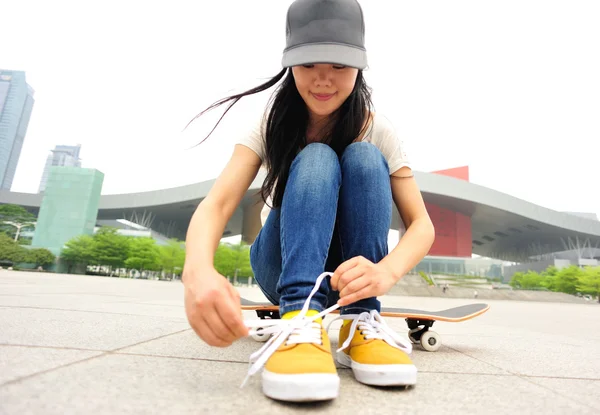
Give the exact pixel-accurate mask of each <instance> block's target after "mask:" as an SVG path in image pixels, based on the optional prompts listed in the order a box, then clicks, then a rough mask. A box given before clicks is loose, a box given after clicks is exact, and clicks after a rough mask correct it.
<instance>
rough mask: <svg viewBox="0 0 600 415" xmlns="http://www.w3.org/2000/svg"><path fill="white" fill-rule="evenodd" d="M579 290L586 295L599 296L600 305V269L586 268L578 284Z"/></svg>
mask: <svg viewBox="0 0 600 415" xmlns="http://www.w3.org/2000/svg"><path fill="white" fill-rule="evenodd" d="M577 290H579V291H580V292H582V293H584V294H590V295H597V296H598V302H599V303H600V267H593V268H592V267H586V268H585V269H584V270H583V272H582V274H581V275H580V277H579V280H578V282H577Z"/></svg>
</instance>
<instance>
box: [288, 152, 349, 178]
mask: <svg viewBox="0 0 600 415" xmlns="http://www.w3.org/2000/svg"><path fill="white" fill-rule="evenodd" d="M291 170H293V171H294V172H295V173H296V176H297V178H298V179H299V180H300V182H308V183H311V184H314V183H315V181H316V182H320V181H330V180H332V179H333V180H335V179H337V178H341V168H340V162H339V159H338V157H337V154H336V153H335V151H334V150H333V149H332V148H331V147H329V146H328V145H326V144H322V143H311V144H309V145H307V146H306V147H304V149H302V151H300V153H298V155H297V156H296V158H295V159H294V161H293V162H292V166H291Z"/></svg>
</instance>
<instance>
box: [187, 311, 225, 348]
mask: <svg viewBox="0 0 600 415" xmlns="http://www.w3.org/2000/svg"><path fill="white" fill-rule="evenodd" d="M199 320H200V321H199V322H198V323H197V324H195V325H193V326H192V328H193V329H194V331H195V332H196V334H197V335H198V336H199V337H200V338H201V339H202V340H204V341H205V342H206V343H207V344H208V345H209V346H216V347H226V346H229V345H230V344H231V343H227V342H225V341H223V340H221V339H220V338H219V337H217V335H215V333H214V332H213V331H212V330H211V328H210V326H209V325H208V323H207V321H206V320H205V319H204V318H203V317H200V319H199Z"/></svg>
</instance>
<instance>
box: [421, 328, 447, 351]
mask: <svg viewBox="0 0 600 415" xmlns="http://www.w3.org/2000/svg"><path fill="white" fill-rule="evenodd" d="M441 345H442V339H441V338H440V335H439V334H437V333H436V332H435V331H430V330H427V331H426V332H425V333H423V335H422V336H421V347H423V349H425V350H427V351H428V352H435V351H436V350H438V349H439V348H440V346H441Z"/></svg>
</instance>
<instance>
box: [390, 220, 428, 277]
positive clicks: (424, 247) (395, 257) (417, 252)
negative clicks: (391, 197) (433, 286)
mask: <svg viewBox="0 0 600 415" xmlns="http://www.w3.org/2000/svg"><path fill="white" fill-rule="evenodd" d="M434 240H435V229H434V227H433V224H432V223H431V220H430V219H429V218H428V217H425V218H422V219H417V220H415V221H414V222H413V223H411V225H410V226H409V227H408V229H407V230H406V232H405V233H404V235H403V236H402V238H400V241H399V242H398V244H397V245H396V247H395V248H394V249H393V250H392V251H391V252H390V253H389V254H388V255H387V256H386V257H385V258H383V259H382V260H381V261H380V263H381V264H384V265H386V266H387V267H388V268H389V269H390V270H391V271H392V273H393V274H394V276H395V277H396V279H397V280H399V279H400V278H402V277H403V276H404V275H406V273H407V272H409V271H410V270H411V269H413V268H414V267H415V266H416V265H417V264H418V263H419V262H420V261H421V260H422V259H423V258H424V257H425V255H427V253H428V252H429V249H430V248H431V245H433V241H434Z"/></svg>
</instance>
